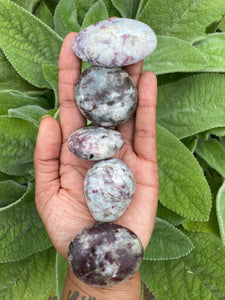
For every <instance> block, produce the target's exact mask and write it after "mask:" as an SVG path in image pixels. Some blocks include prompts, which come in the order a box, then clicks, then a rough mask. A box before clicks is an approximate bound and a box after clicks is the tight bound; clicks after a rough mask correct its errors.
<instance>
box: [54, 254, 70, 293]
mask: <svg viewBox="0 0 225 300" xmlns="http://www.w3.org/2000/svg"><path fill="white" fill-rule="evenodd" d="M67 269H68V264H67V261H66V259H65V258H63V257H62V256H61V255H59V253H57V254H56V286H57V296H58V299H61V298H62V293H63V288H64V284H65V278H66V273H67Z"/></svg>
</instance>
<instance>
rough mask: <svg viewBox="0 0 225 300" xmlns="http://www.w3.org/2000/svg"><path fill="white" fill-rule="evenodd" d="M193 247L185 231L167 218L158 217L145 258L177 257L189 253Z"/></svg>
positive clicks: (165, 258)
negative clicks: (167, 220)
mask: <svg viewBox="0 0 225 300" xmlns="http://www.w3.org/2000/svg"><path fill="white" fill-rule="evenodd" d="M192 249H193V244H192V242H191V241H190V239H189V238H188V237H186V236H185V235H184V234H183V232H181V231H180V230H178V229H177V228H175V227H174V226H173V225H171V224H170V223H168V222H166V221H165V220H163V219H159V218H156V223H155V227H154V230H153V233H152V236H151V239H150V242H149V244H148V247H147V248H146V250H145V253H144V259H146V260H167V259H176V258H179V257H182V256H185V255H188V254H189V253H190V252H191V251H192Z"/></svg>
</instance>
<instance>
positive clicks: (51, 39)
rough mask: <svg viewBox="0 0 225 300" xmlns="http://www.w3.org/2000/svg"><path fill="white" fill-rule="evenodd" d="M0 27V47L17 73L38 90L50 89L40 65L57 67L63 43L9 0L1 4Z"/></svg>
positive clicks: (51, 31)
mask: <svg viewBox="0 0 225 300" xmlns="http://www.w3.org/2000/svg"><path fill="white" fill-rule="evenodd" d="M12 16H13V17H12ZM0 24H1V26H0V47H1V48H2V50H3V52H4V53H5V55H6V57H7V58H8V60H9V61H10V62H11V64H12V65H13V66H14V68H15V69H16V70H17V72H18V73H19V74H20V75H21V76H22V77H23V78H25V79H26V80H27V81H29V82H30V83H32V84H33V85H35V86H37V87H49V86H48V83H47V82H46V80H45V79H44V77H43V74H42V64H54V65H57V64H58V56H59V52H60V48H61V44H62V39H61V38H60V37H59V36H58V35H57V34H56V33H55V32H54V31H53V30H52V29H50V27H48V26H47V25H46V24H45V23H43V22H41V21H40V20H39V19H38V18H36V17H35V16H34V15H32V14H30V13H29V12H28V11H26V10H24V9H23V8H21V7H20V6H18V5H16V4H14V3H13V2H12V1H9V0H0Z"/></svg>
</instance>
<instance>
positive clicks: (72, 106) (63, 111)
mask: <svg viewBox="0 0 225 300" xmlns="http://www.w3.org/2000/svg"><path fill="white" fill-rule="evenodd" d="M75 36H76V33H75V32H71V33H69V34H68V35H67V36H66V37H65V39H64V41H63V45H62V48H61V51H60V55H59V111H60V124H61V129H62V137H63V142H65V141H66V140H67V139H68V137H69V135H70V134H71V133H72V132H73V131H75V130H77V129H78V128H81V127H84V126H86V120H85V118H83V116H82V115H81V113H80V111H79V110H78V108H77V106H76V103H75V98H74V88H75V84H76V82H77V80H78V78H79V76H80V72H81V60H80V59H79V58H78V57H76V55H75V54H74V53H73V51H72V42H73V39H74V37H75Z"/></svg>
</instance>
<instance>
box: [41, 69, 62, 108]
mask: <svg viewBox="0 0 225 300" xmlns="http://www.w3.org/2000/svg"><path fill="white" fill-rule="evenodd" d="M42 71H43V74H44V78H45V80H46V81H47V82H48V83H49V85H50V86H51V88H52V89H53V91H54V94H55V107H58V105H59V94H58V72H59V69H58V67H57V66H54V65H43V66H42Z"/></svg>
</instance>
